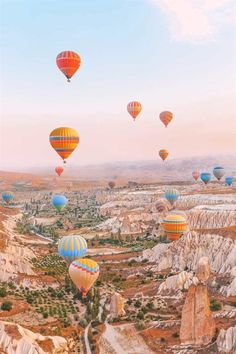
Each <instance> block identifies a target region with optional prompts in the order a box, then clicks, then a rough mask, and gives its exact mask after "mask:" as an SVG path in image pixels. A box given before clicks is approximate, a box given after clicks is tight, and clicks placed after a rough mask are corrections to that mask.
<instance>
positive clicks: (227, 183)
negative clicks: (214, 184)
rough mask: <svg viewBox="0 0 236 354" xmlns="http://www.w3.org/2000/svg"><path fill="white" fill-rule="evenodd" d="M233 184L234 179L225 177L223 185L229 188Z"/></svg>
mask: <svg viewBox="0 0 236 354" xmlns="http://www.w3.org/2000/svg"><path fill="white" fill-rule="evenodd" d="M233 183H234V178H233V177H231V176H228V177H225V184H226V185H227V186H231V185H232V184H233Z"/></svg>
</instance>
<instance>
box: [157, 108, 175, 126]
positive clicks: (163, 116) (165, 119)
mask: <svg viewBox="0 0 236 354" xmlns="http://www.w3.org/2000/svg"><path fill="white" fill-rule="evenodd" d="M159 117H160V120H161V121H162V123H163V124H164V125H165V127H166V128H167V125H168V124H169V123H170V122H171V121H172V119H173V113H171V112H169V111H164V112H161V113H160V115H159Z"/></svg>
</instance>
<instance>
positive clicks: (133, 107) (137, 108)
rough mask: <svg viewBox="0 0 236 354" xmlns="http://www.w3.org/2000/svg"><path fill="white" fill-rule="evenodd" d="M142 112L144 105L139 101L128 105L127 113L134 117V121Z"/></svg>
mask: <svg viewBox="0 0 236 354" xmlns="http://www.w3.org/2000/svg"><path fill="white" fill-rule="evenodd" d="M141 110H142V105H141V103H140V102H138V101H133V102H130V103H129V104H128V105H127V111H128V112H129V114H130V115H131V116H132V117H133V119H134V120H135V119H136V118H137V116H138V115H139V113H140V112H141Z"/></svg>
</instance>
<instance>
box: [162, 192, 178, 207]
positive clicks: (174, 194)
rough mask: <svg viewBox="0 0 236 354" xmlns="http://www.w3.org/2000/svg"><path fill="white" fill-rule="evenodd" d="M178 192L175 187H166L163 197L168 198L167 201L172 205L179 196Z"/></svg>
mask: <svg viewBox="0 0 236 354" xmlns="http://www.w3.org/2000/svg"><path fill="white" fill-rule="evenodd" d="M179 196H180V193H179V191H178V190H177V189H174V188H171V189H167V190H166V191H165V198H166V199H167V200H168V202H169V203H170V204H171V205H173V204H174V203H175V202H176V200H177V199H178V198H179Z"/></svg>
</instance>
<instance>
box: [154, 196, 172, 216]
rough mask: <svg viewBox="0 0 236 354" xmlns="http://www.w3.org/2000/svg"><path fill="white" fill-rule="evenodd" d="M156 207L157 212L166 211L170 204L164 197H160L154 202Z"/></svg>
mask: <svg viewBox="0 0 236 354" xmlns="http://www.w3.org/2000/svg"><path fill="white" fill-rule="evenodd" d="M156 209H157V211H158V213H163V212H167V211H169V210H170V209H171V205H170V203H169V202H168V201H167V200H166V199H164V198H161V199H158V201H157V202H156Z"/></svg>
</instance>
